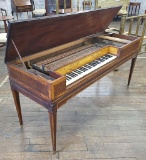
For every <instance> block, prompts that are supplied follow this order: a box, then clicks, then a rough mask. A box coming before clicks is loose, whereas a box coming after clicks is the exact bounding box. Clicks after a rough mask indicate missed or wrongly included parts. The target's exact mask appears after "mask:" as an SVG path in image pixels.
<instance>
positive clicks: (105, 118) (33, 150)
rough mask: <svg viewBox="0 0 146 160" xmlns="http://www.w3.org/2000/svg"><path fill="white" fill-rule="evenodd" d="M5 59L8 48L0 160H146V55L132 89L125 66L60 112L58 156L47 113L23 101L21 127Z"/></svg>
mask: <svg viewBox="0 0 146 160" xmlns="http://www.w3.org/2000/svg"><path fill="white" fill-rule="evenodd" d="M116 23H119V22H116ZM4 55H5V47H3V48H0V160H78V159H80V160H146V152H145V151H146V66H145V64H146V53H143V54H140V55H139V56H138V59H137V63H136V66H135V70H134V73H133V77H132V81H131V84H130V87H129V88H127V79H128V73H129V67H130V62H127V63H125V64H124V65H122V66H121V67H119V68H118V71H113V72H111V73H110V74H108V75H107V76H105V77H104V78H102V79H101V80H99V81H98V82H96V83H94V84H93V85H92V86H90V87H88V88H87V89H86V90H84V91H83V92H81V93H80V94H78V95H77V96H76V97H74V98H72V99H71V100H69V101H68V102H67V103H66V104H65V105H64V106H63V107H62V108H60V109H59V110H58V121H57V122H58V126H57V152H56V154H53V152H52V147H51V137H50V128H49V121H48V113H47V112H46V110H45V109H44V108H43V107H41V106H40V105H38V104H36V103H34V102H33V101H31V100H30V99H28V98H26V97H24V96H23V95H21V105H22V114H23V121H24V125H23V127H21V126H20V125H19V122H18V117H17V113H16V109H15V105H14V102H13V98H12V94H11V90H10V86H9V80H8V74H7V68H6V65H5V64H4Z"/></svg>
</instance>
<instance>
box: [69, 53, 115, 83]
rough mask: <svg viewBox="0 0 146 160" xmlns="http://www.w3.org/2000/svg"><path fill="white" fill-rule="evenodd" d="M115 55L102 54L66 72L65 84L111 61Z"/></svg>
mask: <svg viewBox="0 0 146 160" xmlns="http://www.w3.org/2000/svg"><path fill="white" fill-rule="evenodd" d="M116 57H117V56H114V55H111V54H107V55H104V56H102V57H100V58H98V59H96V60H94V61H92V62H90V63H88V64H86V65H84V66H82V67H80V68H78V69H76V70H74V71H72V72H70V73H68V74H66V86H68V85H69V84H71V83H73V82H75V81H77V80H78V79H80V78H82V77H84V76H86V75H87V74H89V73H91V72H93V71H94V70H96V69H98V68H100V67H101V66H103V65H105V64H107V63H109V62H111V61H112V60H114V59H115V58H116Z"/></svg>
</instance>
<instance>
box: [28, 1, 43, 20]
mask: <svg viewBox="0 0 146 160" xmlns="http://www.w3.org/2000/svg"><path fill="white" fill-rule="evenodd" d="M30 1H31V4H32V6H33V11H32V16H33V17H37V16H45V15H46V9H36V8H35V4H34V0H30Z"/></svg>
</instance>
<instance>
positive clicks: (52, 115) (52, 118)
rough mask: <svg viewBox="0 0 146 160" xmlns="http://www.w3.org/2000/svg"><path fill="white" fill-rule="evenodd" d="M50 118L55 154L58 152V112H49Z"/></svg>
mask: <svg viewBox="0 0 146 160" xmlns="http://www.w3.org/2000/svg"><path fill="white" fill-rule="evenodd" d="M48 113H49V118H50V129H51V138H52V147H53V152H56V125H57V111H54V112H48Z"/></svg>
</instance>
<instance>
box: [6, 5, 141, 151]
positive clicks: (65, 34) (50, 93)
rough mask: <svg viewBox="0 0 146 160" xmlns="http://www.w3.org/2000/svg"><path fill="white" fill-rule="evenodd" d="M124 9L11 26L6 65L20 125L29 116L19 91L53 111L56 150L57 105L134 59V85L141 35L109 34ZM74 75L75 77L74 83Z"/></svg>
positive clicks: (97, 11) (49, 112)
mask: <svg viewBox="0 0 146 160" xmlns="http://www.w3.org/2000/svg"><path fill="white" fill-rule="evenodd" d="M120 8H121V6H118V7H112V8H105V9H98V10H95V11H87V12H82V13H74V14H66V15H61V16H60V15H56V16H52V17H42V18H36V19H29V20H23V21H14V22H10V24H9V32H8V40H7V46H6V54H5V63H6V65H7V68H8V74H9V80H10V86H11V90H12V93H13V98H14V102H15V106H16V110H17V113H18V118H19V121H20V125H23V120H22V113H21V105H20V99H19V92H20V93H22V94H23V95H25V96H26V97H29V98H30V99H32V100H33V101H35V102H37V103H39V104H41V105H42V106H43V107H45V108H46V109H47V111H48V115H49V118H50V128H51V138H52V147H53V151H56V125H57V109H59V108H60V107H61V106H62V105H63V104H65V103H66V102H67V101H68V100H69V99H70V98H72V97H73V96H75V95H76V94H78V93H79V92H81V91H82V90H84V89H85V88H87V87H88V86H90V85H91V84H93V83H94V82H96V81H97V80H98V79H100V78H102V77H103V76H105V75H106V74H108V73H110V72H111V71H112V70H114V69H115V68H117V67H118V66H120V65H122V64H123V63H125V62H127V61H128V60H131V67H130V73H129V78H128V86H129V84H130V80H131V77H132V73H133V70H134V66H135V63H136V58H137V54H138V51H139V43H140V38H137V37H134V36H127V35H120V34H114V33H107V32H105V29H106V28H107V27H108V25H109V24H110V22H111V21H112V19H113V18H114V16H115V15H116V14H117V13H118V11H119V10H120ZM97 62H98V63H99V65H100V67H99V66H98V65H97V64H96V65H95V67H99V68H94V64H95V63H97ZM103 64H104V65H103ZM86 65H87V66H88V67H90V68H91V69H94V70H92V71H91V69H90V68H88V69H87V66H86ZM85 66H86V67H85ZM81 68H84V69H87V71H89V72H88V74H87V72H86V70H85V74H84V75H83V73H84V72H83V71H81ZM76 71H80V72H81V74H78V76H82V77H80V78H78V79H77V80H74V77H73V78H72V77H70V76H69V74H73V73H74V72H76ZM76 73H77V72H76ZM68 76H69V77H70V78H71V80H73V81H72V82H71V83H69V81H70V80H68Z"/></svg>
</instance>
